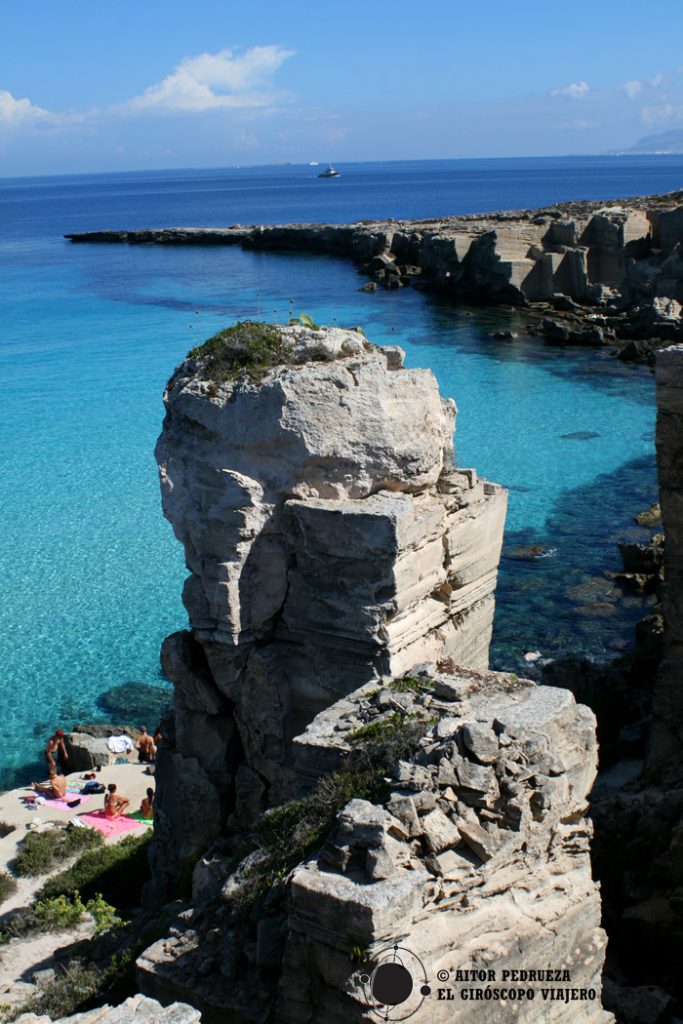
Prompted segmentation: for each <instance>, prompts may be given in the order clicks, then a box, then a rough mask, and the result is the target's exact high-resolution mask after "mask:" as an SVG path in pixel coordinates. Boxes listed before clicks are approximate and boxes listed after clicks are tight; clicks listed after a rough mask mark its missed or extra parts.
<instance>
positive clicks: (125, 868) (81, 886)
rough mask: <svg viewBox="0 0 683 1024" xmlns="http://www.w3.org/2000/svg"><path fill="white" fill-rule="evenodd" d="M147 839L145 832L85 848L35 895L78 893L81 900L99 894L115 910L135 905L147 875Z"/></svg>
mask: <svg viewBox="0 0 683 1024" xmlns="http://www.w3.org/2000/svg"><path fill="white" fill-rule="evenodd" d="M98 835H99V833H98ZM151 839H152V832H151V831H147V832H144V833H143V834H142V835H139V836H137V835H129V836H125V837H124V838H123V839H122V840H121V842H120V843H114V844H112V845H110V846H101V847H98V848H97V849H94V850H87V851H86V852H85V853H84V854H83V855H82V856H81V857H79V858H78V860H77V861H76V863H75V864H72V865H71V867H70V868H67V870H66V871H62V872H60V874H58V875H55V876H54V877H53V878H48V880H47V882H46V883H45V884H44V886H43V887H42V889H41V890H40V893H39V894H38V896H39V898H41V899H45V898H49V897H53V896H59V895H62V894H63V895H69V894H73V893H75V892H80V893H81V895H82V896H83V899H85V900H89V899H93V898H95V896H96V895H97V894H100V895H101V896H103V897H104V899H105V900H107V902H109V903H113V904H114V906H115V907H118V908H119V910H123V909H132V908H133V907H137V906H138V905H139V903H140V892H141V890H142V887H143V885H144V884H145V882H147V881H148V880H149V879H150V877H151V872H150V868H149V860H148V849H149V844H150V842H151Z"/></svg>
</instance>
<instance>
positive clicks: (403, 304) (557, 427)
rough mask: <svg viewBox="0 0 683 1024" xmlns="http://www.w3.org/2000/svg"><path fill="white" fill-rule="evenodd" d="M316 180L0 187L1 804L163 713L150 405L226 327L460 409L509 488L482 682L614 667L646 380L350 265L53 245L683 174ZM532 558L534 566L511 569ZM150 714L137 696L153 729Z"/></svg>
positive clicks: (624, 163)
mask: <svg viewBox="0 0 683 1024" xmlns="http://www.w3.org/2000/svg"><path fill="white" fill-rule="evenodd" d="M319 169H320V168H318V167H314V166H308V165H288V166H268V167H237V168H227V169H211V170H192V169H189V170H173V171H166V172H159V171H154V172H136V173H116V174H80V175H72V176H59V177H35V178H15V179H4V180H0V310H1V317H0V362H1V366H2V371H1V373H0V391H1V395H0V453H1V463H0V464H1V466H2V477H1V479H2V502H1V507H0V581H1V600H0V722H1V723H2V728H3V730H4V735H5V740H4V742H3V743H2V745H0V786H1V787H4V788H6V787H8V786H10V785H16V784H19V783H23V782H25V781H26V780H27V779H30V778H31V777H35V774H36V773H37V772H39V770H40V764H41V757H40V752H41V750H42V748H43V746H44V742H45V739H46V737H47V735H48V734H49V733H51V732H52V731H53V730H54V729H55V728H57V727H62V728H64V729H68V728H70V727H72V726H73V725H74V724H75V723H77V722H83V721H96V720H104V719H109V720H111V719H112V718H116V717H118V718H122V717H125V716H131V717H132V716H133V715H134V714H135V715H137V717H138V718H141V717H142V714H144V707H143V709H142V710H140V709H139V707H135V709H134V710H131V706H130V703H127V701H129V697H130V693H131V692H133V693H135V692H138V691H139V692H140V693H142V694H151V695H152V697H155V696H157V695H160V696H162V697H165V696H166V693H165V691H166V690H167V688H168V683H167V682H166V681H165V680H164V679H163V677H162V675H161V671H160V667H159V647H160V644H161V641H162V639H163V637H164V636H165V635H166V634H168V633H170V632H172V631H173V630H177V629H181V628H183V627H184V626H185V625H186V622H187V619H186V615H185V612H184V609H183V606H182V604H181V599H180V595H181V588H182V584H183V579H184V577H185V575H186V571H185V568H184V563H183V553H182V550H181V545H180V544H179V543H178V542H177V541H176V540H175V539H174V537H173V534H172V531H171V527H170V525H169V524H168V523H167V522H166V521H165V520H164V518H163V516H162V513H161V505H160V499H159V487H158V481H157V473H156V465H155V462H154V455H153V451H154V444H155V440H156V438H157V435H158V434H159V431H160V428H161V423H162V418H163V414H164V410H163V405H162V393H163V388H164V383H165V381H166V380H167V379H168V377H169V376H170V374H171V373H172V371H173V369H174V367H175V366H176V365H177V364H178V363H179V362H180V361H181V360H182V358H183V356H184V355H185V353H186V352H187V351H188V349H190V348H191V347H192V346H193V345H195V344H196V343H198V342H199V341H201V340H202V339H204V338H206V337H208V336H210V335H211V334H213V333H215V332H216V331H217V330H219V329H221V328H223V327H225V326H227V325H229V324H232V323H234V322H235V321H236V320H239V319H245V318H251V319H253V318H259V319H263V320H267V321H272V322H282V321H283V320H285V319H286V318H287V317H288V316H289V314H290V311H291V312H293V314H294V315H295V316H296V315H299V314H301V313H307V314H309V315H310V316H312V317H313V318H314V320H315V321H317V322H318V323H323V324H338V325H343V326H357V325H360V326H362V327H363V328H364V330H365V332H366V334H367V336H368V337H369V338H370V339H371V340H372V341H375V342H377V343H380V344H383V343H391V344H400V345H401V346H402V347H403V348H404V349H405V351H406V362H407V365H408V366H428V367H430V368H431V369H432V370H433V372H434V373H435V375H436V377H437V379H438V381H439V384H440V386H441V390H442V392H443V394H444V395H448V396H451V397H453V398H454V399H455V401H456V403H457V406H458V410H459V411H458V418H457V429H456V453H457V460H458V462H459V464H460V465H463V466H474V467H476V469H477V470H478V472H479V473H480V475H482V476H484V477H487V478H488V479H491V480H495V481H499V482H500V483H502V484H504V485H505V486H506V487H508V488H509V491H510V505H509V514H508V520H507V530H506V540H505V551H504V557H503V560H502V563H501V572H500V583H499V588H498V599H497V612H496V625H495V636H494V643H493V648H492V654H491V660H492V664H493V666H494V667H498V668H505V669H511V670H515V671H520V670H521V669H522V668H523V666H524V664H525V661H524V655H525V654H527V653H529V652H536V651H538V652H539V653H540V655H541V656H542V657H543V658H553V657H556V656H558V655H560V654H563V653H565V654H566V653H568V652H569V653H574V654H578V655H582V656H586V657H589V658H592V659H595V660H604V659H606V658H611V657H614V656H615V655H616V654H617V653H619V652H620V651H622V650H623V649H624V648H625V647H626V646H628V644H629V642H630V641H631V638H632V634H633V626H634V623H635V621H636V620H637V619H638V618H639V617H640V616H642V615H643V614H644V613H645V612H646V611H647V601H643V600H642V599H640V598H636V597H633V596H629V595H622V594H620V593H619V592H618V591H617V590H616V589H615V588H614V585H613V583H612V581H611V579H610V578H609V576H607V575H606V573H609V572H610V571H614V570H617V569H618V568H619V553H618V549H617V541H618V540H619V539H621V538H625V539H629V538H630V539H640V540H642V539H646V537H647V531H644V530H643V528H642V527H637V526H636V525H635V524H634V520H633V517H634V515H635V514H636V513H638V512H639V511H641V510H642V509H644V508H646V507H648V506H649V505H650V504H651V503H652V501H653V500H655V499H656V474H655V461H654V421H655V408H654V385H653V377H652V373H651V371H650V370H649V369H647V368H644V367H641V366H633V365H625V364H623V363H621V362H619V361H618V360H616V359H615V358H613V357H612V356H611V355H610V354H609V353H606V352H603V351H594V350H581V349H578V348H567V349H561V350H560V349H553V348H549V347H547V346H545V345H544V344H543V343H542V342H540V341H539V340H538V339H536V338H533V337H529V336H527V335H526V334H525V330H526V325H525V318H524V315H523V313H522V314H518V315H516V316H515V318H514V322H513V324H512V327H513V329H514V330H515V331H518V332H519V335H520V336H519V337H517V338H516V339H515V340H514V341H512V342H510V341H505V342H503V341H500V340H495V339H493V338H492V337H491V335H492V334H493V333H494V332H495V331H496V330H498V329H500V328H502V327H508V326H510V324H509V321H508V320H507V319H506V316H505V314H503V313H502V312H501V311H498V310H495V309H467V308H464V307H462V306H455V305H452V304H450V303H449V302H447V301H444V300H443V299H438V298H436V297H434V296H430V295H428V294H425V293H422V292H419V291H417V290H414V289H411V288H405V289H403V290H401V291H399V292H386V291H382V290H380V291H378V292H376V293H374V294H367V293H363V292H360V291H359V288H360V286H361V285H362V284H363V283H364V279H363V278H362V277H359V275H358V271H357V268H356V267H354V266H353V265H352V264H351V263H349V262H347V261H344V260H341V259H337V258H332V257H322V256H310V255H303V254H292V253H289V254H276V253H264V252H246V251H242V250H241V249H238V248H201V247H197V248H184V247H183V248H163V247H154V246H137V247H131V246H123V245H73V244H71V243H69V242H68V241H66V240H65V239H64V237H63V236H64V234H65V233H67V232H73V231H75V232H79V231H88V230H95V229H102V228H140V227H161V226H169V225H227V224H237V223H239V224H261V223H263V224H266V223H285V222H295V221H297V222H298V221H308V222H335V223H337V222H346V221H353V220H358V219H368V218H384V217H395V218H426V217H430V216H435V215H446V214H460V213H477V212H485V211H491V210H496V209H514V208H521V207H534V206H540V205H544V204H548V203H554V202H559V201H562V200H570V199H584V198H590V199H603V198H604V199H607V198H614V197H625V196H631V195H637V194H643V193H655V192H664V191H668V190H672V189H675V188H679V187H680V186H681V183H682V182H683V156H670V157H668V156H652V157H580V158H579V157H571V158H552V159H551V158H548V159H515V160H512V159H500V160H453V161H415V162H391V163H380V162H378V163H349V164H340V165H338V170H340V172H341V176H340V177H339V178H336V179H330V180H323V179H319V178H318V177H317V173H318V171H319ZM529 546H537V547H539V548H541V549H542V550H543V552H544V553H545V557H543V558H536V559H526V558H525V557H524V555H525V551H524V549H525V548H528V547H529ZM127 683H132V684H135V686H133V687H130V686H129V687H125V686H124V684H127ZM140 684H145V687H146V688H145V687H142V686H141V685H140ZM122 687H123V688H122ZM124 695H127V696H124ZM150 699H151V698H150ZM117 702H118V703H117ZM155 713H156V712H155V710H154V707H153V701H152V702H151V703H150V708H149V715H148V716H146V717H148V718H149V720H148V721H147V722H146V724H147V725H148V727H150V726H151V727H154V726H155V725H156V724H157V723H156V721H154V718H153V716H154V714H155ZM134 724H139V723H138V722H135V723H134Z"/></svg>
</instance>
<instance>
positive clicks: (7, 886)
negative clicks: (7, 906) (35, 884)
mask: <svg viewBox="0 0 683 1024" xmlns="http://www.w3.org/2000/svg"><path fill="white" fill-rule="evenodd" d="M16 891H17V883H16V879H14V878H12V876H11V875H9V874H8V873H7V872H6V871H0V903H4V902H5V900H7V899H9V897H10V896H13V895H14V893H15V892H16Z"/></svg>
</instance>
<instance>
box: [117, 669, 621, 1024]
mask: <svg viewBox="0 0 683 1024" xmlns="http://www.w3.org/2000/svg"><path fill="white" fill-rule="evenodd" d="M443 668H444V670H443V671H439V670H437V669H435V668H434V666H422V667H418V668H417V669H416V670H415V671H414V672H413V674H412V675H411V676H410V677H404V678H402V679H400V680H393V681H388V680H387V681H386V683H385V685H384V686H382V687H380V688H377V687H376V686H375V685H374V684H372V683H369V684H366V685H364V686H363V687H361V688H360V689H359V690H357V691H356V692H355V693H353V694H350V695H347V696H346V697H345V698H343V699H341V700H340V701H338V702H337V703H336V704H334V705H333V706H331V707H329V708H327V709H326V710H325V711H323V712H321V713H320V714H319V715H318V716H317V717H316V718H315V719H314V721H313V722H312V723H311V724H310V725H309V726H308V728H307V729H306V730H305V731H304V732H303V733H302V734H301V735H300V736H299V737H297V739H296V740H295V743H294V746H295V748H296V757H295V766H296V771H297V774H298V776H299V781H300V786H301V788H302V790H303V791H304V792H305V791H307V790H310V789H311V788H312V787H314V777H315V776H316V774H317V775H319V774H320V770H321V766H324V770H325V771H326V772H328V773H332V774H331V776H330V777H331V778H336V779H341V778H348V779H350V780H351V783H352V782H353V779H354V778H356V779H358V780H359V781H358V783H357V784H358V785H359V786H362V785H363V784H367V779H366V775H367V770H368V769H367V765H368V764H370V763H372V762H371V761H370V760H369V757H370V755H369V753H368V751H369V750H370V749H372V745H373V744H375V745H376V744H380V748H379V749H383V756H385V757H386V758H387V760H386V763H385V766H384V767H382V762H380V768H379V770H380V774H381V773H382V772H384V773H385V775H386V779H387V786H386V788H385V792H384V795H383V796H382V797H381V798H375V799H368V798H367V797H362V798H358V797H352V798H351V799H350V800H348V801H347V802H346V803H344V804H343V806H341V807H340V809H339V812H338V814H337V816H336V827H335V828H334V829H333V831H332V832H331V834H329V836H328V837H327V841H326V842H324V843H323V844H322V846H320V848H319V849H318V851H317V852H316V853H314V854H313V855H312V856H311V857H309V858H308V859H305V860H304V861H303V862H302V863H300V864H299V865H298V866H295V867H294V869H293V870H291V865H287V864H286V860H283V861H281V863H282V864H283V865H284V866H285V867H288V868H289V871H288V873H286V872H283V871H282V870H280V871H279V872H277V877H278V878H279V881H277V882H276V883H275V884H273V883H272V872H273V866H274V865H276V864H278V863H280V861H278V856H279V851H280V850H281V849H284V848H286V845H287V843H288V842H289V838H288V836H287V834H286V833H287V830H286V827H285V825H286V823H287V822H289V826H288V828H289V829H290V832H291V830H292V829H293V828H294V829H295V828H296V825H297V814H300V815H301V816H302V817H304V816H305V810H304V805H303V804H301V802H299V803H298V804H297V803H295V804H292V805H291V806H292V810H291V811H290V812H289V813H284V814H282V813H281V812H278V811H277V810H276V811H275V812H272V813H274V814H275V815H278V814H279V818H276V819H275V820H279V821H280V827H279V831H276V834H277V836H278V843H277V847H276V848H275V850H273V848H272V845H271V847H270V848H269V847H268V844H267V843H266V844H265V845H264V843H263V839H262V838H261V845H260V847H259V845H258V842H257V844H256V845H257V851H256V852H255V853H252V854H250V855H249V856H248V857H247V859H246V860H245V861H244V862H243V863H242V864H241V865H240V866H238V868H237V869H236V870H234V871H233V873H232V874H229V875H228V877H227V879H226V878H225V874H224V876H223V879H222V880H221V881H220V883H219V885H218V886H214V887H213V888H211V887H209V889H207V890H206V891H205V893H204V898H205V899H208V902H205V903H201V902H199V903H197V905H196V906H195V907H194V908H193V909H192V910H191V911H188V912H185V913H184V914H182V915H181V917H180V919H179V920H178V921H177V924H176V927H175V928H173V929H172V932H171V934H170V935H169V936H168V937H167V938H166V939H164V940H163V941H161V942H158V943H156V944H155V945H154V946H152V947H151V948H150V949H148V950H146V952H145V953H144V954H143V956H142V957H141V958H140V959H139V960H138V964H137V967H138V981H139V983H140V985H141V987H142V989H143V991H145V992H147V993H149V994H151V995H158V996H159V998H164V999H189V1000H191V1001H192V1002H193V1004H194V1005H196V1006H198V1007H199V1008H201V1010H202V1019H203V1021H204V1022H205V1024H213V1022H214V1021H215V1022H218V1021H219V1020H226V1019H229V1020H231V1021H233V1022H234V1024H246V1022H247V1021H254V1020H259V1021H264V1022H265V1021H268V1022H272V1024H304V1022H308V1021H311V1020H316V1021H334V1022H337V1021H338V1022H341V1021H348V1020H359V1021H370V1020H374V1019H376V1008H377V999H376V998H373V995H372V992H373V980H372V979H373V978H374V977H375V975H374V971H375V969H376V968H377V967H378V966H379V965H380V964H381V963H382V962H383V959H384V958H385V957H386V956H387V954H388V955H389V956H391V955H392V954H393V946H394V944H398V945H399V946H400V947H401V948H402V949H403V950H405V951H407V952H405V953H401V954H400V959H401V962H402V963H404V964H405V965H406V966H407V967H408V968H409V969H410V968H411V967H412V973H413V978H414V987H413V990H412V993H411V994H410V995H409V997H408V998H407V999H406V1001H404V1002H403V1003H401V1005H400V1007H397V1012H398V1010H399V1009H400V1012H401V1014H406V1013H408V1012H410V1011H412V1010H414V1009H416V1008H417V1006H418V1005H419V1004H420V1003H421V1002H422V1003H424V1004H425V1006H424V1010H423V1014H424V1017H423V1019H425V1020H430V1021H434V1022H435V1024H440V1022H444V1024H445V1022H446V1021H451V1020H452V1019H453V1006H454V1004H453V1003H452V1002H449V1001H447V1000H446V999H441V998H439V996H438V989H439V988H442V989H444V990H446V989H447V988H449V987H450V988H451V989H452V992H453V998H455V999H456V1000H457V1008H458V1019H459V1020H463V1021H465V1022H471V1024H480V1022H481V1021H482V1019H484V1018H483V1017H482V1007H483V1005H484V1000H485V1008H486V1017H485V1019H486V1020H487V1021H492V1022H494V1024H497V1022H500V1024H507V1022H508V1021H509V1020H510V1019H513V1018H512V1017H511V1007H512V1006H514V1007H515V1009H514V1019H516V1020H519V1021H525V1022H529V1024H530V1022H536V1021H538V1022H541V1021H543V1022H550V1021H552V1022H564V1024H570V1022H572V1024H573V1022H586V1024H589V1022H596V1024H597V1022H603V1021H605V1022H606V1021H609V1020H611V1019H612V1018H611V1016H610V1015H609V1014H607V1013H605V1012H604V1011H603V1010H602V1008H601V1002H600V990H601V981H600V972H601V969H602V963H603V958H604V947H605V936H604V933H603V932H602V930H601V928H600V899H599V894H598V890H597V887H596V885H595V884H594V883H593V881H592V879H591V870H590V859H589V842H590V835H591V828H590V822H589V820H588V819H587V817H586V810H587V794H588V792H589V790H590V788H591V785H592V783H593V779H594V777H595V772H596V764H597V751H596V742H595V721H594V718H593V715H592V713H591V712H590V711H589V710H588V709H587V708H585V707H582V706H580V705H579V706H577V705H576V703H575V701H574V698H573V697H572V695H571V694H570V693H569V692H568V691H565V690H558V689H554V688H548V687H542V686H536V685H534V684H533V683H530V682H529V681H527V680H521V679H518V678H517V677H514V676H508V675H504V674H501V673H490V672H477V671H474V670H464V669H463V670H460V669H456V668H455V667H453V666H450V665H444V666H443ZM410 730H412V735H413V737H414V742H413V745H412V749H411V750H409V751H406V749H405V747H404V748H403V750H402V754H403V756H402V757H401V756H399V758H398V760H396V761H393V762H392V752H393V753H394V754H395V752H396V748H395V747H393V746H392V742H394V741H396V740H397V738H398V740H399V741H400V740H401V739H402V738H404V737H405V734H406V733H407V732H408V731H410ZM382 742H384V743H385V744H386V746H385V747H384V748H381V744H382ZM376 749H378V748H377V747H375V750H376ZM375 764H376V762H375ZM363 772H365V773H366V775H363ZM335 773H336V774H335ZM354 773H355V774H354ZM364 780H365V783H364ZM332 791H333V790H332V789H330V792H332ZM266 817H268V816H266ZM273 827H274V826H271V828H273ZM324 838H325V837H324V835H323V836H322V837H321V839H324ZM269 858H270V860H269ZM273 858H274V860H273ZM266 869H268V871H269V872H270V874H267V873H266ZM260 872H261V873H262V875H261V876H260V874H259V873H260ZM259 877H264V878H265V877H267V878H270V879H271V883H270V888H269V890H268V893H267V894H266V895H265V898H260V899H259V898H258V895H257V896H256V901H255V902H254V896H253V895H252V896H251V897H248V896H247V895H245V893H248V891H249V889H248V887H249V885H250V884H251V886H252V887H253V888H252V893H253V892H254V891H255V892H256V894H258V891H259V889H258V885H259ZM249 898H251V902H247V900H248V899H249ZM245 908H246V909H245ZM354 951H355V952H354ZM354 957H355V958H356V962H355V963H354V962H353V958H354ZM416 957H417V958H418V959H417V960H415V958H416ZM417 963H421V964H422V966H423V967H424V969H425V971H426V977H423V976H422V975H421V973H420V969H418V968H417V967H416V966H415V965H416V964H417ZM548 969H550V972H551V973H550V975H545V974H544V973H540V972H545V971H547V970H548ZM458 971H463V972H467V971H481V972H483V973H482V974H481V975H477V976H476V980H474V981H468V980H467V975H462V977H463V978H464V980H463V981H460V980H458V978H459V976H458V975H457V973H456V972H458ZM529 971H532V972H534V974H533V975H532V976H531V977H530V976H529V974H528V973H521V974H520V973H518V974H515V973H513V972H529ZM444 972H445V974H444ZM504 972H510V973H508V974H505V973H504ZM536 972H539V973H536ZM446 978H447V979H448V980H447V981H446V980H445V979H446ZM364 979H369V980H364ZM482 979H484V983H483V984H482ZM425 982H426V983H427V984H428V986H429V991H428V992H427V993H426V994H425V993H423V992H422V991H421V986H422V985H423V984H424V983H425ZM510 988H513V989H514V990H515V994H513V995H512V996H508V995H506V994H505V993H506V991H509V989H510ZM476 989H479V990H486V989H491V990H498V992H499V993H500V990H501V989H503V990H504V994H503V996H502V997H493V998H491V997H488V998H487V997H486V996H483V997H482V996H480V997H479V1000H477V999H476V997H475V996H471V997H470V998H469V999H468V998H467V995H466V996H464V997H463V996H462V995H461V992H462V991H463V990H470V991H472V990H476ZM520 991H523V993H524V994H523V995H518V992H520ZM544 993H545V994H544ZM390 1019H394V1018H392V1017H390Z"/></svg>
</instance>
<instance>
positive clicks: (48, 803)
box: [22, 790, 90, 814]
mask: <svg viewBox="0 0 683 1024" xmlns="http://www.w3.org/2000/svg"><path fill="white" fill-rule="evenodd" d="M39 796H40V797H42V800H41V801H40V803H37V802H35V803H34V801H35V798H36V797H39ZM22 799H23V801H24V804H25V805H26V806H27V807H31V806H35V808H36V810H38V808H40V807H44V808H45V809H46V810H47V811H68V812H69V814H75V813H76V812H77V811H78V810H79V809H80V808H81V807H83V806H84V804H86V803H87V802H88V800H90V795H89V794H86V795H85V796H81V795H80V793H71V792H67V794H66V796H65V797H64V798H63V799H61V798H60V799H59V800H55V798H54V797H51V796H50V797H48V796H45V794H44V793H36V792H35V791H33V790H31V792H30V793H28V794H27V795H26V796H25V797H22ZM72 800H80V803H79V804H78V805H77V806H76V807H69V804H70V803H71V801H72Z"/></svg>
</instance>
